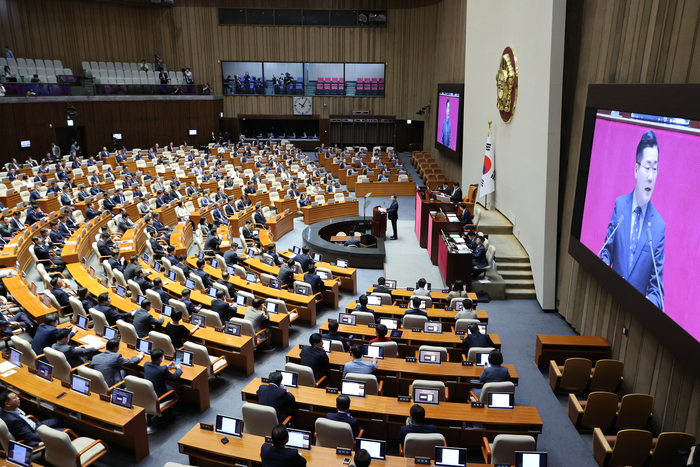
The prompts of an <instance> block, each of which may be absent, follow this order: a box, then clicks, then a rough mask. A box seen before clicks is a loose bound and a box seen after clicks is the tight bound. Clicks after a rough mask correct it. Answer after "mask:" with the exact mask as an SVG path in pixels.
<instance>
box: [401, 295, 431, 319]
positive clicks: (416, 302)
mask: <svg viewBox="0 0 700 467" xmlns="http://www.w3.org/2000/svg"><path fill="white" fill-rule="evenodd" d="M420 302H421V299H420V297H413V299H412V300H411V306H412V307H413V308H411V309H410V310H406V313H404V317H406V316H409V315H418V316H425V317H426V318H427V317H428V313H426V312H425V310H421V309H420ZM401 322H402V323H403V319H402V320H401Z"/></svg>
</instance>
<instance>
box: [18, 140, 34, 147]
mask: <svg viewBox="0 0 700 467" xmlns="http://www.w3.org/2000/svg"><path fill="white" fill-rule="evenodd" d="M19 147H20V148H31V147H32V142H31V141H29V140H28V139H26V140H22V141H20V142H19Z"/></svg>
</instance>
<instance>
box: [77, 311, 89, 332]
mask: <svg viewBox="0 0 700 467" xmlns="http://www.w3.org/2000/svg"><path fill="white" fill-rule="evenodd" d="M75 325H76V326H78V327H79V328H80V329H82V330H83V331H87V327H88V320H87V317H85V316H83V315H78V319H77V320H76V321H75Z"/></svg>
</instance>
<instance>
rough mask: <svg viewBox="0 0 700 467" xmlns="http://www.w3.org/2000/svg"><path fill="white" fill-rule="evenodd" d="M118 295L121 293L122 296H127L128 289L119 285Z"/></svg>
mask: <svg viewBox="0 0 700 467" xmlns="http://www.w3.org/2000/svg"><path fill="white" fill-rule="evenodd" d="M117 295H119V296H120V297H121V298H126V289H125V288H124V287H122V286H121V285H118V286H117Z"/></svg>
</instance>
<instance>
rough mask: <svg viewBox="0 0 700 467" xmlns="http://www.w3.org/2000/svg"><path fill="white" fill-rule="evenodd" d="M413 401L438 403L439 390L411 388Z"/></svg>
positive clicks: (417, 402)
mask: <svg viewBox="0 0 700 467" xmlns="http://www.w3.org/2000/svg"><path fill="white" fill-rule="evenodd" d="M413 401H414V402H415V403H416V404H432V405H438V404H439V403H440V391H439V390H438V389H426V388H416V387H414V388H413Z"/></svg>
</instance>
